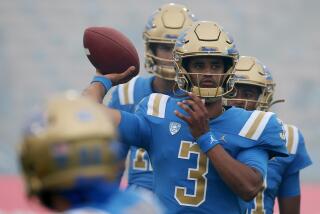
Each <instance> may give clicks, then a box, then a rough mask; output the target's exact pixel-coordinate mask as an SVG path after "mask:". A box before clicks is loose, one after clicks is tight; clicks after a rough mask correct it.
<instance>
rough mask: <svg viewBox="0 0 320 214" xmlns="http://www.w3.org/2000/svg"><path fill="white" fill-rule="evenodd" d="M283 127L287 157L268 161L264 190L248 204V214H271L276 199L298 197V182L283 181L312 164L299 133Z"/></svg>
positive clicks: (290, 127) (288, 126)
mask: <svg viewBox="0 0 320 214" xmlns="http://www.w3.org/2000/svg"><path fill="white" fill-rule="evenodd" d="M284 127H285V133H286V139H287V143H286V146H287V149H288V152H289V157H276V158H273V159H271V160H270V161H269V164H268V173H267V178H266V182H265V188H264V190H263V191H261V192H260V193H259V194H258V195H257V197H256V198H255V199H254V201H252V202H251V203H250V204H249V212H248V213H250V214H251V213H252V214H272V213H273V207H274V203H275V199H276V197H281V198H285V197H293V196H297V195H300V183H299V180H297V182H295V183H292V182H285V181H287V180H286V179H287V178H288V177H290V176H292V175H295V174H296V173H298V172H299V171H300V170H301V169H303V168H305V167H307V166H309V165H311V163H312V162H311V159H310V157H309V155H308V153H307V150H306V147H305V143H304V138H303V136H302V134H301V132H300V131H299V130H298V129H297V128H296V127H295V126H293V125H285V126H284ZM297 175H298V174H297Z"/></svg>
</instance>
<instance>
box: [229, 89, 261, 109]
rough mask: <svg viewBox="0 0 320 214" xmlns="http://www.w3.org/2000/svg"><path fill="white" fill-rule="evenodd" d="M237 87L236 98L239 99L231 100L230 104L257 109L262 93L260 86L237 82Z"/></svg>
mask: <svg viewBox="0 0 320 214" xmlns="http://www.w3.org/2000/svg"><path fill="white" fill-rule="evenodd" d="M235 89H236V95H235V97H234V99H239V100H230V101H229V102H228V105H231V106H236V107H239V108H244V109H247V110H250V111H252V110H255V109H256V107H257V102H256V101H257V100H258V99H259V96H260V93H261V90H260V88H259V87H257V86H253V85H245V84H236V85H235ZM249 100H252V101H249Z"/></svg>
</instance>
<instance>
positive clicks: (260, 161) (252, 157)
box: [237, 147, 269, 178]
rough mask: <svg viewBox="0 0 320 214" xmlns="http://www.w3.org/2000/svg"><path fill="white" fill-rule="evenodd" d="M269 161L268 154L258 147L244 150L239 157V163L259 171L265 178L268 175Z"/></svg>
mask: <svg viewBox="0 0 320 214" xmlns="http://www.w3.org/2000/svg"><path fill="white" fill-rule="evenodd" d="M268 159H269V155H268V152H266V151H265V150H264V149H260V148H256V147H254V148H252V149H246V150H243V151H241V152H240V153H239V154H238V156H237V160H238V161H240V162H241V163H243V164H245V165H247V166H250V167H252V168H255V169H256V170H258V171H259V172H260V174H261V175H262V177H263V178H264V177H265V176H266V173H267V168H268Z"/></svg>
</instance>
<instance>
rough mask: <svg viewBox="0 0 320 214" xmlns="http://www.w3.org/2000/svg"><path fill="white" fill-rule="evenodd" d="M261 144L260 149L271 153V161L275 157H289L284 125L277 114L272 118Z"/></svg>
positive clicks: (264, 131)
mask: <svg viewBox="0 0 320 214" xmlns="http://www.w3.org/2000/svg"><path fill="white" fill-rule="evenodd" d="M259 142H260V146H259V148H263V149H265V150H266V151H267V152H268V153H269V158H270V159H271V158H272V157H275V156H281V157H287V156H288V150H287V147H286V138H285V132H284V127H283V123H282V122H281V120H279V119H278V118H277V117H276V115H275V114H273V115H272V116H271V117H270V120H269V122H268V123H267V125H266V127H265V129H264V130H263V133H262V136H261V137H260V139H259Z"/></svg>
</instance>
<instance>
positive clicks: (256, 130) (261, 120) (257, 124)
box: [240, 111, 273, 140]
mask: <svg viewBox="0 0 320 214" xmlns="http://www.w3.org/2000/svg"><path fill="white" fill-rule="evenodd" d="M272 115H273V113H272V112H262V111H254V112H253V113H252V115H251V116H250V118H249V119H248V121H247V122H246V124H245V125H244V127H243V128H242V130H241V131H240V136H243V137H246V138H250V139H252V140H258V139H259V137H260V136H261V134H262V132H263V130H264V128H265V127H266V125H267V123H268V121H269V119H270V117H271V116H272Z"/></svg>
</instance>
